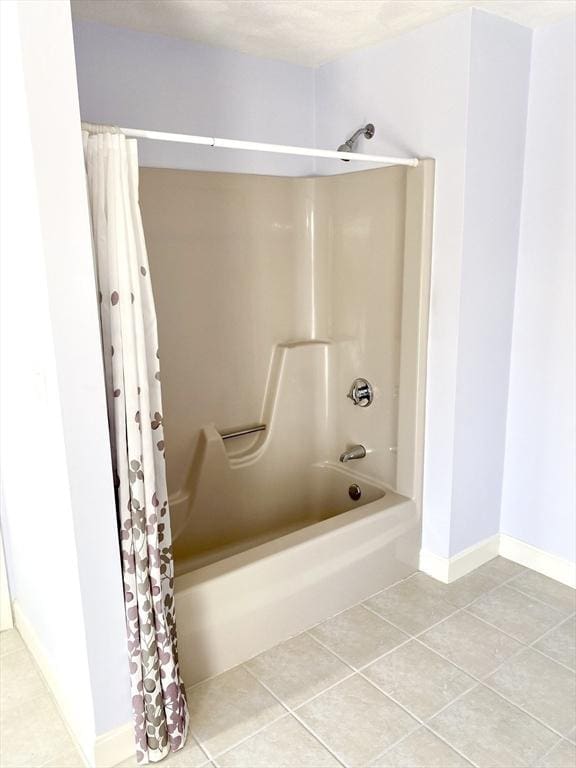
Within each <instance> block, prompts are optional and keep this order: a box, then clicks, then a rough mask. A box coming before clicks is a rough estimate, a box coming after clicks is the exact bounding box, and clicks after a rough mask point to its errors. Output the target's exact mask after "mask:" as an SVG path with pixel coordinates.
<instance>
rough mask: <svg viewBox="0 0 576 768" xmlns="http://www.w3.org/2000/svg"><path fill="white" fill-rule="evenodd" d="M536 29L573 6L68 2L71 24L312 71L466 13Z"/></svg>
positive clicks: (297, 0) (520, 0) (266, 0)
mask: <svg viewBox="0 0 576 768" xmlns="http://www.w3.org/2000/svg"><path fill="white" fill-rule="evenodd" d="M471 6H473V7H475V8H482V9H484V10H487V11H490V12H493V13H496V14H498V15H500V16H504V17H506V18H508V19H512V20H513V21H517V22H518V23H520V24H524V25H525V26H529V27H537V26H541V25H543V24H548V23H551V22H554V21H558V20H560V19H562V18H566V17H567V16H570V15H571V14H574V12H575V8H576V3H575V2H574V0H510V1H509V0H72V10H73V15H74V17H75V18H82V19H89V20H91V21H101V22H104V23H106V24H112V25H114V26H119V27H128V28H130V29H137V30H140V31H142V32H156V33H160V34H164V35H173V36H176V37H184V38H187V39H189V40H196V41H198V42H202V43H208V44H209V45H220V46H223V47H225V48H232V49H234V50H237V51H242V52H243V53H250V54H253V55H256V56H267V57H269V58H274V59H284V60H285V61H291V62H293V63H296V64H304V65H307V66H317V65H318V64H322V63H324V62H326V61H329V60H331V59H334V58H336V57H338V56H341V55H342V54H343V53H347V52H348V51H352V50H354V49H356V48H363V47H365V46H367V45H373V44H374V43H378V42H379V41H381V40H384V39H386V38H387V37H392V36H394V35H397V34H399V33H401V32H406V31H407V30H410V29H414V28H415V27H418V26H421V25H422V24H426V23H427V22H429V21H433V20H435V19H439V18H441V17H443V16H446V15H447V14H449V13H454V12H456V11H460V10H463V9H464V8H468V7H471Z"/></svg>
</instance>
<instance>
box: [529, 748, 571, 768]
mask: <svg viewBox="0 0 576 768" xmlns="http://www.w3.org/2000/svg"><path fill="white" fill-rule="evenodd" d="M575 765H576V746H575V745H574V744H571V743H570V742H569V741H561V742H560V743H559V744H557V745H556V746H555V747H554V749H553V750H552V751H551V752H548V754H547V755H546V757H545V758H544V759H543V760H541V761H540V762H539V763H538V765H537V768H574V766H575Z"/></svg>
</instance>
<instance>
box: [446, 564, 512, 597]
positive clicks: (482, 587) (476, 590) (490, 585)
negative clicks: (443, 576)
mask: <svg viewBox="0 0 576 768" xmlns="http://www.w3.org/2000/svg"><path fill="white" fill-rule="evenodd" d="M506 578H507V576H505V575H504V574H503V573H502V572H501V570H500V569H499V568H498V567H497V566H496V565H493V564H492V562H490V563H486V564H485V565H481V566H480V568H477V569H476V570H475V571H472V573H468V574H466V576H462V578H460V579H458V580H457V581H454V582H452V583H451V584H445V585H444V589H445V599H446V600H447V601H448V602H449V603H452V605H455V606H456V607H457V608H463V607H464V606H465V605H468V604H469V603H471V602H472V601H473V600H476V599H477V598H479V597H480V596H481V595H483V594H485V593H486V592H489V591H490V590H491V589H494V588H495V587H497V586H499V585H500V584H502V582H503V581H506Z"/></svg>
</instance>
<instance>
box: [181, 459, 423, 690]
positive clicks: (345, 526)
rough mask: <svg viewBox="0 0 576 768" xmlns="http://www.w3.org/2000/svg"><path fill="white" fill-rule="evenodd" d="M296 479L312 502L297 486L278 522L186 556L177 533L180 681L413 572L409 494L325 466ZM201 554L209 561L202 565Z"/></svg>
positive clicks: (415, 525)
mask: <svg viewBox="0 0 576 768" xmlns="http://www.w3.org/2000/svg"><path fill="white" fill-rule="evenodd" d="M300 479H301V482H302V475H301V476H300ZM302 484H303V485H304V487H305V490H306V494H305V495H306V497H307V499H308V503H307V504H304V505H302V503H301V502H302V492H301V488H300V489H299V494H297V497H296V498H295V499H294V506H293V508H292V509H293V512H294V518H293V520H292V522H291V523H290V524H285V527H284V529H282V528H280V529H277V530H276V531H268V532H267V533H266V534H264V533H260V534H258V533H255V534H254V535H253V536H248V537H246V538H244V539H243V540H240V541H236V542H231V541H230V542H228V543H227V544H226V545H225V546H223V547H222V548H221V549H220V550H219V551H218V552H217V553H214V551H212V552H211V553H210V554H206V555H202V554H201V553H200V554H195V555H192V556H191V557H190V558H188V559H187V560H186V558H183V557H182V555H183V552H182V546H183V545H182V541H181V540H180V545H179V547H180V557H179V558H177V562H178V575H177V576H176V579H175V594H176V614H177V621H178V645H179V658H180V665H181V671H182V675H183V678H184V681H185V684H186V685H191V684H193V683H195V682H197V681H199V680H202V679H205V678H206V677H210V676H212V675H215V674H218V673H220V672H223V671H225V670H226V669H229V668H230V667H233V666H235V665H236V664H239V663H242V662H243V661H246V660H247V659H249V658H251V657H252V656H254V655H256V654H258V653H260V652H261V651H264V650H266V649H267V648H270V647H271V646H273V645H275V644H277V643H278V642H281V641H282V640H286V639H287V638H289V637H291V636H293V635H295V634H298V633H299V632H301V631H303V630H305V629H307V628H309V627H310V626H312V625H314V624H317V623H318V622H320V621H322V620H324V619H326V618H328V617H329V616H331V615H333V614H335V613H338V612H339V611H342V610H344V609H345V608H347V607H349V606H352V605H354V604H355V603H357V602H359V601H361V600H364V599H366V598H367V597H368V596H369V595H371V594H374V593H375V592H378V591H379V590H381V589H383V588H384V587H386V586H388V585H389V584H391V583H393V582H394V581H397V580H399V579H402V578H404V577H406V576H407V575H409V574H410V573H412V572H413V571H414V570H415V569H416V567H417V562H418V553H419V549H420V516H419V513H418V511H417V507H416V504H415V503H414V501H412V500H411V499H409V498H407V497H405V496H401V495H399V494H397V493H394V492H393V491H391V490H389V489H387V488H385V487H383V486H381V485H378V484H376V483H375V482H374V481H370V480H369V479H367V478H365V477H364V476H363V475H361V474H358V473H357V472H354V471H350V470H348V469H347V468H344V467H341V466H338V465H336V464H331V463H323V464H318V465H315V466H312V467H311V468H310V471H309V473H308V477H307V479H306V481H305V483H302ZM354 484H355V485H358V486H359V487H360V489H361V493H362V495H361V497H360V499H359V500H358V501H354V500H352V499H351V497H350V495H349V488H350V486H351V485H354ZM239 498H242V497H239ZM259 536H260V541H259ZM262 539H265V540H262ZM176 542H178V538H177V539H176ZM203 557H204V558H208V559H209V560H211V561H210V562H207V563H206V564H202V562H203V560H202V558H203ZM216 557H217V558H218V559H215V558H216Z"/></svg>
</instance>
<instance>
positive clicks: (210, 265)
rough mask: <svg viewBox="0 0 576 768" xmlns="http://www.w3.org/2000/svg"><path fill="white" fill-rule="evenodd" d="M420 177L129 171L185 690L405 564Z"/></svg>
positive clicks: (427, 202) (415, 473) (417, 443)
mask: <svg viewBox="0 0 576 768" xmlns="http://www.w3.org/2000/svg"><path fill="white" fill-rule="evenodd" d="M433 176H434V164H433V161H431V160H425V161H422V162H421V163H420V164H419V166H418V167H417V168H406V167H400V166H396V167H387V168H380V169H376V170H368V171H361V172H353V173H344V174H340V175H335V176H325V177H311V178H294V177H269V176H257V175H245V174H228V173H208V172H196V171H181V170H166V169H159V168H141V171H140V202H141V207H142V214H143V220H144V229H145V236H146V242H147V247H148V253H149V260H150V269H151V272H152V281H153V286H154V295H155V301H156V310H157V315H158V329H159V336H160V352H161V363H162V389H163V403H164V414H163V423H164V429H165V436H166V458H167V469H168V488H169V494H170V499H169V501H170V512H171V523H172V534H173V540H174V543H173V547H174V557H175V567H176V584H175V589H176V614H177V621H178V637H179V649H180V663H181V669H182V674H183V677H184V680H185V682H186V684H188V685H189V684H191V683H193V682H195V681H197V680H199V679H202V678H205V677H207V676H209V675H213V674H216V673H218V672H221V671H223V670H225V669H226V668H228V667H230V666H233V665H234V664H237V663H239V662H242V661H244V660H246V659H247V658H249V657H251V656H253V655H254V654H256V653H258V652H260V651H262V650H264V649H265V648H267V647H270V646H272V645H274V644H275V643H277V642H279V641H280V640H283V639H285V638H287V637H289V636H291V635H293V634H296V633H297V632H299V631H301V630H303V629H305V628H307V627H309V626H311V625H313V624H315V623H317V622H318V621H321V620H323V619H324V618H327V617H328V616H330V615H332V614H334V613H336V612H338V611H340V610H343V609H345V608H346V607H348V606H349V605H351V604H353V603H355V602H357V601H359V600H362V599H364V598H366V597H368V596H369V595H370V594H372V593H374V592H376V591H378V590H380V589H383V588H384V587H386V586H388V585H389V584H390V583H392V582H393V581H396V580H398V579H400V578H402V577H404V576H406V575H407V574H408V573H410V572H411V571H413V570H415V569H416V568H417V564H418V554H419V550H420V532H421V484H422V441H423V437H422V436H423V413H424V383H425V363H426V335H427V317H428V282H429V258H430V243H431V226H432V224H431V222H432V197H433ZM357 377H363V378H365V379H367V380H368V381H370V382H371V384H372V386H373V390H374V401H373V403H372V404H371V405H370V406H369V407H366V408H362V407H358V406H355V405H354V403H353V402H352V400H351V399H349V398H348V397H347V393H348V391H349V389H350V385H351V384H352V381H353V380H354V379H355V378H357ZM253 424H265V425H266V429H265V430H263V431H260V432H255V433H252V434H248V435H245V436H240V437H236V438H233V439H226V440H224V439H223V438H222V435H221V433H226V432H228V431H233V430H235V429H237V428H242V427H245V426H247V425H253ZM352 445H363V446H365V448H366V457H365V458H362V459H359V460H353V461H349V462H347V463H346V464H343V463H341V462H340V461H339V457H340V454H341V453H342V452H343V451H344V450H346V449H347V448H349V447H350V446H352ZM354 484H355V485H358V486H359V487H360V491H361V496H360V498H359V499H356V500H354V499H353V498H351V495H349V488H350V486H351V485H354Z"/></svg>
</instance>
